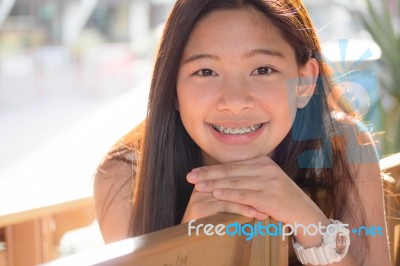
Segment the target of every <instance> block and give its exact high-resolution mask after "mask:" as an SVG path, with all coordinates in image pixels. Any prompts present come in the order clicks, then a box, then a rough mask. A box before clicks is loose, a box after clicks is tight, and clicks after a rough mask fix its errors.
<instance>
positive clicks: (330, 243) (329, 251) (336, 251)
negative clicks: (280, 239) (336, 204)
mask: <svg viewBox="0 0 400 266" xmlns="http://www.w3.org/2000/svg"><path fill="white" fill-rule="evenodd" d="M329 222H330V224H329V227H328V228H327V230H326V231H325V233H324V234H323V242H322V243H321V245H319V246H314V247H308V248H306V247H304V246H302V245H301V244H300V243H299V242H297V241H296V240H295V239H292V243H293V248H294V250H295V253H296V255H297V258H298V259H299V261H300V262H301V263H302V264H303V265H305V264H313V265H326V264H331V263H334V262H339V261H341V260H343V259H344V258H345V256H346V254H347V252H348V249H349V246H350V231H349V229H347V228H346V226H348V224H343V223H342V222H340V221H338V220H332V219H330V220H329Z"/></svg>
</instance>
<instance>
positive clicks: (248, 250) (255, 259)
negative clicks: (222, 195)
mask: <svg viewBox="0 0 400 266" xmlns="http://www.w3.org/2000/svg"><path fill="white" fill-rule="evenodd" d="M233 223H238V224H240V225H244V224H249V225H253V224H254V219H251V218H247V217H244V216H239V215H234V214H228V213H219V214H216V215H213V216H210V217H206V218H203V219H199V220H197V221H196V222H195V223H193V225H199V224H203V225H205V224H213V225H218V224H224V225H228V224H233ZM261 223H262V224H263V225H268V224H270V223H273V224H274V225H276V226H278V223H276V222H274V221H271V220H269V219H268V220H266V221H262V222H261ZM271 231H272V230H271ZM231 232H233V231H231ZM272 232H273V231H272ZM194 233H195V230H192V235H190V236H189V235H188V224H181V225H177V226H173V227H170V228H167V229H164V230H160V231H158V232H154V233H150V234H147V235H143V236H139V237H134V238H130V239H126V240H122V241H119V242H116V243H112V244H108V245H106V246H104V247H102V248H99V249H96V250H93V251H89V252H83V253H81V254H76V255H72V256H70V257H66V258H63V259H59V260H56V261H53V262H51V263H49V264H46V265H49V266H61V265H103V266H106V265H141V266H142V265H143V266H147V265H148V266H156V265H162V266H172V265H174V266H183V265H193V266H202V265H221V266H224V265H226V266H235V265H251V266H281V265H282V266H284V265H285V266H286V265H288V247H289V246H288V239H287V238H286V240H285V241H283V240H282V238H281V237H279V236H268V235H266V236H260V235H257V236H254V237H253V238H252V239H251V240H250V239H249V240H246V236H244V235H241V236H228V235H224V236H218V235H216V234H214V235H212V236H207V235H205V234H204V232H203V231H202V230H199V235H198V236H196V235H194Z"/></svg>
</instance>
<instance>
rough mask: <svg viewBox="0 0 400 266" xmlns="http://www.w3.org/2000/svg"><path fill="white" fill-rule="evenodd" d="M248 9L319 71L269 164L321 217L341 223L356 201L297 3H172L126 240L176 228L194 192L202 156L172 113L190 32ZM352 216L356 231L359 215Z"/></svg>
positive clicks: (315, 43) (325, 82)
mask: <svg viewBox="0 0 400 266" xmlns="http://www.w3.org/2000/svg"><path fill="white" fill-rule="evenodd" d="M249 7H251V8H256V9H257V10H259V11H260V12H262V13H264V14H265V15H266V16H267V17H268V18H270V19H271V21H273V23H274V24H275V26H276V27H277V28H278V29H279V30H280V31H281V33H282V35H283V36H284V38H285V39H286V41H287V42H288V43H289V44H290V45H291V47H292V48H293V49H294V51H295V54H296V59H297V64H298V65H299V66H303V65H305V64H306V62H307V61H308V60H309V59H310V58H311V57H312V58H316V59H317V61H318V64H319V71H320V75H319V77H318V80H317V86H316V90H315V93H314V96H313V97H312V98H311V100H310V102H309V104H308V105H307V106H306V107H305V108H302V109H299V110H298V112H297V115H296V119H295V121H294V124H293V127H292V129H291V131H290V132H289V133H288V135H287V136H286V137H285V139H284V140H283V141H282V142H281V143H280V144H279V145H278V147H277V148H276V149H275V151H274V155H273V160H274V161H275V162H276V163H277V164H278V165H279V166H280V167H281V168H282V169H283V170H284V171H285V172H286V174H287V175H288V176H290V177H291V178H292V179H293V180H294V181H295V182H296V184H297V185H299V186H300V187H301V188H302V189H304V190H305V191H307V192H308V193H309V194H310V196H311V198H312V199H313V200H314V201H315V202H316V203H317V204H318V206H320V208H321V209H322V211H323V212H324V213H325V214H326V215H327V217H332V218H336V219H340V218H341V217H342V216H343V211H344V209H345V208H346V207H349V205H348V200H347V199H348V198H347V196H348V195H349V193H350V192H351V193H355V195H357V191H356V189H355V185H354V180H353V177H354V173H353V175H352V174H351V172H350V169H349V164H348V161H347V158H346V143H345V140H344V139H343V138H340V137H334V134H335V133H336V132H337V126H336V125H335V121H334V119H333V118H332V114H331V112H332V111H333V110H334V109H335V108H337V106H334V105H333V104H332V103H328V101H327V95H328V94H330V93H331V91H332V88H333V84H332V83H331V80H330V78H329V75H328V68H327V66H326V65H325V64H324V62H323V60H322V59H321V58H320V54H321V47H320V43H319V40H318V38H317V36H316V31H315V29H314V28H313V25H312V23H311V21H310V18H309V15H308V13H307V11H306V9H305V7H304V5H303V3H302V1H301V0H178V1H177V2H176V4H175V6H174V8H173V10H172V12H171V14H170V16H169V19H168V21H167V22H166V25H165V29H164V34H163V36H162V40H161V44H160V47H159V52H158V54H157V58H156V63H155V68H154V74H153V77H152V83H151V90H150V96H149V104H148V113H147V118H146V120H145V125H144V130H143V136H142V139H141V140H140V141H141V142H140V143H141V144H140V148H138V147H135V148H136V149H139V151H138V152H139V154H140V156H139V159H138V170H137V173H136V176H135V177H134V179H135V182H134V183H135V186H134V191H133V207H134V209H133V215H132V217H131V227H130V229H131V235H132V236H136V235H141V234H145V233H149V232H152V231H156V230H159V229H163V228H166V227H169V226H172V225H175V224H179V223H180V221H181V219H182V216H183V213H184V211H185V208H186V206H187V203H188V201H189V198H190V195H191V192H192V189H193V186H192V185H191V184H188V183H187V182H186V179H185V176H186V174H187V173H188V172H189V171H191V170H192V169H193V168H195V167H199V166H201V165H202V159H201V153H200V148H199V147H198V146H197V145H196V143H194V141H193V140H192V139H191V138H190V137H189V135H188V133H187V132H186V130H185V128H184V126H183V124H182V122H181V119H180V116H179V113H178V112H177V110H176V109H175V103H176V81H177V74H178V70H179V65H180V61H181V57H182V52H183V50H184V48H185V45H186V43H187V41H188V38H189V35H190V33H191V30H192V28H193V27H194V25H195V24H196V23H197V22H198V21H199V20H201V19H202V18H204V17H205V16H207V15H209V14H210V13H212V12H214V11H217V10H229V9H237V8H249ZM128 142H129V141H128ZM318 150H320V151H321V150H322V151H323V152H322V153H321V152H318ZM321 189H322V190H324V191H325V192H326V193H325V194H324V195H325V197H319V196H318V193H317V192H318V191H321ZM350 190H351V191H350ZM354 215H357V217H358V220H359V223H360V224H361V223H362V222H363V219H362V217H363V209H362V208H361V211H359V212H358V213H356V214H354Z"/></svg>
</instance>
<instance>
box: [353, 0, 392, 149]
mask: <svg viewBox="0 0 400 266" xmlns="http://www.w3.org/2000/svg"><path fill="white" fill-rule="evenodd" d="M364 1H365V4H366V6H367V9H366V11H364V12H363V11H361V10H359V9H354V10H352V12H353V14H355V15H356V17H357V18H358V19H359V20H360V21H361V22H362V24H363V25H364V26H365V28H366V29H367V30H368V31H369V33H370V34H371V36H372V38H373V39H374V41H375V42H376V43H377V44H378V45H379V46H380V47H381V50H382V57H381V61H380V63H381V65H380V67H381V71H380V73H378V74H379V78H380V80H379V82H380V84H381V95H380V96H381V101H379V106H378V108H379V109H380V111H381V115H382V117H381V122H382V127H383V129H384V130H385V135H384V137H383V138H382V140H381V141H382V150H381V153H382V154H392V153H396V152H399V151H400V104H399V103H400V28H399V26H400V25H399V24H400V17H399V15H400V0H382V1H374V0H364Z"/></svg>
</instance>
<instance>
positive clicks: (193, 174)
mask: <svg viewBox="0 0 400 266" xmlns="http://www.w3.org/2000/svg"><path fill="white" fill-rule="evenodd" d="M187 179H188V180H190V181H195V180H196V179H197V174H196V173H195V172H193V171H192V172H190V173H189V174H187Z"/></svg>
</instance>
